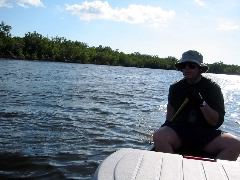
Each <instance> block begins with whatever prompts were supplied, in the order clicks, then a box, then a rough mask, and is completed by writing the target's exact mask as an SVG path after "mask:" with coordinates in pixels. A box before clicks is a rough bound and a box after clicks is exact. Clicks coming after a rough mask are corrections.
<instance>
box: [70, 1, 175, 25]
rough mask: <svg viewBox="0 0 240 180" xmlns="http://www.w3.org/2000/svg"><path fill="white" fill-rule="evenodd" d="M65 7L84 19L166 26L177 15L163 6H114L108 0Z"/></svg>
mask: <svg viewBox="0 0 240 180" xmlns="http://www.w3.org/2000/svg"><path fill="white" fill-rule="evenodd" d="M65 8H66V10H67V11H69V12H71V13H72V14H73V15H76V16H78V17H79V18H80V19H81V20H84V21H91V20H98V19H103V20H112V21H119V22H125V23H130V24H150V25H153V26H161V27H165V26H167V25H168V23H169V20H171V19H173V18H174V17H175V11H173V10H169V11H166V10H163V9H162V8H161V7H154V6H144V5H136V4H132V5H129V6H128V7H127V8H113V7H111V6H110V5H109V3H108V2H107V1H92V2H88V1H84V2H83V3H81V4H73V5H68V4H66V5H65Z"/></svg>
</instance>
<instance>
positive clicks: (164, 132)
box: [153, 126, 180, 148]
mask: <svg viewBox="0 0 240 180" xmlns="http://www.w3.org/2000/svg"><path fill="white" fill-rule="evenodd" d="M153 142H154V144H155V145H159V146H160V145H164V144H168V145H171V146H173V148H176V147H179V146H180V139H179V137H178V135H177V134H176V132H175V131H174V130H173V129H172V128H170V127H167V126H164V127H161V128H160V129H158V130H157V131H155V132H154V134H153Z"/></svg>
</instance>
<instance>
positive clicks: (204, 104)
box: [153, 50, 240, 160]
mask: <svg viewBox="0 0 240 180" xmlns="http://www.w3.org/2000/svg"><path fill="white" fill-rule="evenodd" d="M176 68H177V69H178V70H180V71H181V72H182V73H183V76H184V78H183V79H182V80H180V81H178V82H176V83H174V84H172V85H171V86H170V88H169V94H168V105H167V115H166V121H165V123H164V124H163V125H162V126H161V127H160V128H159V129H158V130H157V131H156V132H154V134H153V141H154V144H155V148H156V151H160V152H167V153H175V152H176V151H177V152H178V151H182V152H183V153H186V154H188V155H195V154H197V153H198V152H199V151H201V152H204V153H207V154H214V155H216V158H218V159H225V160H236V159H237V158H238V156H239V153H240V140H239V139H238V138H237V137H235V136H233V135H231V134H230V133H226V132H223V131H221V130H219V129H218V128H219V127H220V126H221V125H222V123H223V121H224V115H225V108H224V99H223V95H222V92H221V88H220V87H219V85H218V84H216V83H215V82H213V81H212V80H210V79H208V78H206V77H203V76H202V73H204V72H206V71H207V70H208V67H207V66H206V65H205V64H203V56H202V55H201V54H200V53H199V52H197V51H194V50H189V51H187V52H185V53H183V55H182V58H181V59H180V61H179V63H177V64H176Z"/></svg>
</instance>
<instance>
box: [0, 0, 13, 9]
mask: <svg viewBox="0 0 240 180" xmlns="http://www.w3.org/2000/svg"><path fill="white" fill-rule="evenodd" d="M8 1H9V0H0V7H11V4H10V3H9V2H8Z"/></svg>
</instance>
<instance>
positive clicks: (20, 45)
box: [0, 22, 240, 74]
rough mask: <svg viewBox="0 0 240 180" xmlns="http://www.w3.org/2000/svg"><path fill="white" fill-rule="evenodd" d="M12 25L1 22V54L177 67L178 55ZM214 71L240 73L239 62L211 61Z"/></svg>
mask: <svg viewBox="0 0 240 180" xmlns="http://www.w3.org/2000/svg"><path fill="white" fill-rule="evenodd" d="M11 29H12V27H11V26H9V25H6V24H5V23H4V22H1V24H0V58H11V59H27V60H47V61H61V62H72V63H82V64H101V65H113V66H117V65H120V66H127V67H130V66H131V67H139V68H154V69H167V70H174V69H175V63H176V62H177V59H176V58H175V57H172V56H168V57H166V58H159V57H158V56H150V55H146V54H140V53H139V52H134V53H131V54H125V53H123V52H119V50H118V49H117V50H112V49H111V48H110V47H103V46H101V45H100V46H98V47H89V46H88V45H87V44H86V43H83V42H78V41H70V40H67V39H66V38H64V37H58V36H56V37H53V38H48V37H44V36H42V35H41V34H39V33H37V32H36V31H34V32H32V33H31V32H28V33H26V34H25V36H24V37H23V38H21V37H12V35H11V33H10V31H11ZM208 66H209V71H208V72H211V73H225V74H240V67H239V66H237V65H225V64H223V63H222V62H217V63H213V64H209V65H208Z"/></svg>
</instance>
